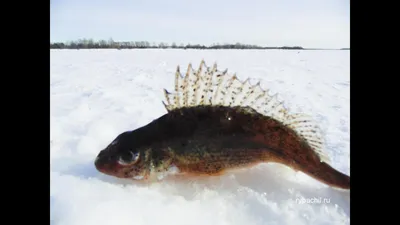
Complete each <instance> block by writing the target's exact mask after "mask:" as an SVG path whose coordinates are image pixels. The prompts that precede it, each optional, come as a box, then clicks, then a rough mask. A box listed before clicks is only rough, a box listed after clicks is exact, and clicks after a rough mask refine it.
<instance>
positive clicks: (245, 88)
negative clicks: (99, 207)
mask: <svg viewBox="0 0 400 225" xmlns="http://www.w3.org/2000/svg"><path fill="white" fill-rule="evenodd" d="M164 94H165V101H163V104H164V106H165V108H166V111H167V113H166V114H164V115H162V116H161V117H159V118H157V119H155V120H153V121H152V122H150V123H148V124H147V125H145V126H142V127H140V128H138V129H135V130H133V131H125V132H123V133H121V134H120V135H118V136H117V137H116V138H115V139H114V140H113V141H112V142H111V143H110V144H109V145H108V146H106V147H105V149H104V150H101V151H100V153H99V154H98V156H97V157H96V159H95V163H94V164H95V167H96V169H97V170H98V171H100V172H102V173H104V174H107V175H110V176H115V177H119V178H133V179H141V180H151V179H150V178H154V177H156V178H158V179H160V178H161V177H163V176H165V175H168V174H171V173H175V174H186V175H195V176H198V175H212V176H215V175H221V174H223V173H224V172H225V171H228V170H232V169H238V168H245V167H249V166H253V165H257V164H259V163H268V162H274V163H281V164H283V165H286V166H288V167H290V168H292V169H294V170H296V171H301V172H303V173H305V174H307V175H309V176H311V177H313V178H314V179H316V180H318V181H320V182H322V183H325V184H327V185H329V186H332V187H335V188H341V189H350V176H348V175H346V174H344V173H342V172H339V171H338V170H336V169H334V168H333V167H331V166H330V165H329V157H328V155H327V154H326V152H325V151H324V150H323V137H322V135H321V132H320V129H319V127H318V125H317V123H316V122H314V121H313V120H312V118H311V117H310V116H307V115H305V114H298V113H297V114H293V113H289V112H288V110H287V109H286V107H284V105H283V103H282V102H281V101H279V100H278V99H277V95H270V94H269V93H268V92H267V91H265V90H263V89H262V88H261V86H260V82H258V83H257V84H255V85H251V84H250V81H249V79H247V80H245V81H240V80H239V79H238V78H237V76H236V74H233V75H232V74H229V73H228V70H227V69H226V70H224V71H220V70H218V69H217V65H216V64H214V66H213V67H207V65H206V64H205V62H204V60H203V61H201V63H200V66H199V68H198V70H194V69H193V67H192V65H191V64H189V66H188V69H187V72H186V74H185V76H183V75H182V74H181V72H180V68H179V66H178V67H177V69H176V73H175V91H174V92H169V91H167V90H166V89H164Z"/></svg>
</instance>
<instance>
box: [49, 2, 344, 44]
mask: <svg viewBox="0 0 400 225" xmlns="http://www.w3.org/2000/svg"><path fill="white" fill-rule="evenodd" d="M50 7H51V12H50V14H51V16H50V19H51V22H50V29H51V31H50V34H51V38H50V40H51V42H55V41H69V40H77V39H80V38H93V39H94V40H100V39H105V40H108V39H109V38H113V39H114V40H115V41H149V42H161V41H163V42H168V43H172V42H176V43H177V44H180V43H184V44H188V43H192V44H206V45H209V44H212V43H236V42H241V43H246V44H257V45H264V46H283V45H289V46H293V45H299V46H302V47H308V48H312V47H316V48H343V47H350V3H349V0H201V1H194V0H192V1H190V0H169V1H167V0H118V1H115V0H85V1H82V0H51V6H50Z"/></svg>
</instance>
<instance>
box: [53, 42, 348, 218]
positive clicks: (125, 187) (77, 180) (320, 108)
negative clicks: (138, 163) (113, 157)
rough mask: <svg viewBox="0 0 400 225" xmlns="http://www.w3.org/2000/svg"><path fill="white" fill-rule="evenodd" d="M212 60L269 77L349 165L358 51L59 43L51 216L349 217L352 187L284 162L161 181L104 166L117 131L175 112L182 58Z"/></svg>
mask: <svg viewBox="0 0 400 225" xmlns="http://www.w3.org/2000/svg"><path fill="white" fill-rule="evenodd" d="M202 59H204V60H205V61H206V63H207V65H210V66H211V65H212V64H213V63H214V62H215V61H216V62H217V63H218V68H219V69H221V70H223V69H225V68H228V71H229V72H232V73H233V72H236V74H237V76H238V77H239V79H241V80H244V79H245V78H247V77H250V78H252V83H256V82H257V81H258V80H261V85H262V87H263V88H268V89H269V90H270V92H271V93H279V96H280V99H283V100H284V101H285V105H286V106H287V107H289V108H290V109H291V110H292V111H293V112H304V113H307V114H310V115H311V116H313V117H314V118H315V120H316V121H318V123H319V124H320V126H321V129H322V130H323V132H324V133H323V135H324V137H325V139H326V145H325V148H326V151H327V153H328V155H329V156H330V157H331V161H332V162H331V164H332V166H333V167H334V168H336V169H338V170H339V171H342V172H344V173H346V174H350V171H349V170H350V161H349V158H350V156H349V151H350V149H349V139H350V137H349V135H350V134H349V114H350V110H349V109H350V102H349V101H350V75H349V74H350V65H349V64H350V52H349V51H332V50H331V51H329V50H326V51H322V50H320V51H297V50H292V51H287V50H286V51H285V50H181V49H175V50H173V49H146V50H51V77H50V78H51V82H50V89H51V137H50V138H51V157H50V160H51V162H50V163H51V174H50V178H51V189H50V190H51V191H50V195H51V196H50V199H51V202H50V205H51V213H50V220H51V224H52V225H78V224H85V225H92V224H93V225H94V224H95V225H102V224H118V225H124V224H135V225H142V224H149V225H150V224H151V225H155V224H164V225H167V224H174V225H181V224H182V225H191V224H193V225H196V224H199V225H204V224H215V225H227V224H293V225H297V224H298V225H301V224H349V218H350V209H349V208H350V207H349V205H350V197H349V192H348V191H340V190H336V189H332V188H329V187H327V186H326V185H324V184H321V183H319V182H318V181H316V180H313V179H312V178H310V177H308V176H306V175H305V174H303V173H300V172H295V171H292V170H291V169H288V168H287V167H285V166H282V165H279V164H260V165H259V166H256V167H254V168H251V169H246V170H240V171H235V172H232V173H228V174H226V175H224V176H221V177H210V178H201V179H200V178H199V179H197V180H194V179H193V180H179V179H169V180H166V181H162V182H158V183H153V184H141V183H135V182H130V181H127V180H119V179H118V178H113V177H109V176H106V175H104V174H100V173H99V172H97V171H96V170H95V168H94V160H95V158H96V155H97V154H98V152H99V151H100V150H101V149H103V148H104V147H105V146H106V145H107V144H109V143H110V142H111V141H113V140H114V138H115V137H116V136H117V135H118V134H120V133H122V132H123V131H127V130H133V129H136V128H138V127H140V126H143V125H146V124H147V123H149V122H151V121H152V120H153V119H156V118H158V117H159V116H161V115H163V114H164V113H166V110H165V109H164V106H163V104H162V103H161V101H162V100H164V99H163V98H164V95H163V88H166V89H167V90H173V82H174V72H175V69H176V66H177V65H180V66H181V71H185V70H186V68H187V64H188V63H190V62H191V63H193V66H194V67H195V68H197V67H198V65H199V63H200V61H201V60H202ZM312 200H314V201H312Z"/></svg>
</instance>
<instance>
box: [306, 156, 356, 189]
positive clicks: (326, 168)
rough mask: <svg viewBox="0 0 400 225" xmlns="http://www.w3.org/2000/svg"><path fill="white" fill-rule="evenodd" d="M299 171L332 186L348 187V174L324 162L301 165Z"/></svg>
mask: <svg viewBox="0 0 400 225" xmlns="http://www.w3.org/2000/svg"><path fill="white" fill-rule="evenodd" d="M301 167H302V168H301V169H300V171H302V172H303V173H305V174H307V175H309V176H311V177H313V178H314V179H316V180H318V181H320V182H322V183H325V184H327V185H329V186H331V187H334V188H340V189H350V176H348V175H346V174H344V173H342V172H340V171H338V170H336V169H334V168H333V167H331V166H330V165H329V164H327V163H325V162H320V163H318V164H317V165H308V166H307V167H304V166H301Z"/></svg>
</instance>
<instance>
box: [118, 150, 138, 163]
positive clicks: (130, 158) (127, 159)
mask: <svg viewBox="0 0 400 225" xmlns="http://www.w3.org/2000/svg"><path fill="white" fill-rule="evenodd" d="M139 156H140V154H139V152H136V153H133V152H131V151H129V152H128V153H125V154H122V155H121V156H120V157H119V159H118V163H119V164H120V165H123V166H127V165H132V164H135V163H136V162H137V161H138V159H139Z"/></svg>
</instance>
